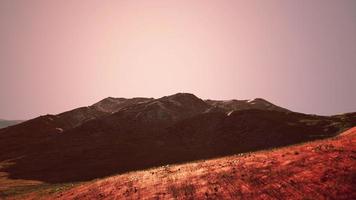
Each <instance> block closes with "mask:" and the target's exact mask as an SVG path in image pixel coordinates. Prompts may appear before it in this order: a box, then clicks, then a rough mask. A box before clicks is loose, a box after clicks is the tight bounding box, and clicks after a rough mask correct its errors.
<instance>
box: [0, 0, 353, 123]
mask: <svg viewBox="0 0 356 200" xmlns="http://www.w3.org/2000/svg"><path fill="white" fill-rule="evenodd" d="M355 76H356V1H354V0H349V1H348V0H293V1H292V0H291V1H287V0H280V1H277V0H268V1H264V0H259V1H252V0H245V1H238V0H231V1H224V0H214V1H213V0H201V1H193V0H187V1H184V0H176V1H170V0H160V1H155V0H147V1H135V0H128V1H123V0H122V1H120V0H112V1H110V0H56V1H55V0H52V1H49V0H0V118H8V119H29V118H33V117H36V116H39V115H43V114H47V113H53V114H56V113H59V112H62V111H66V110H69V109H73V108H76V107H79V106H85V105H90V104H93V103H95V102H96V101H99V100H100V99H103V98H105V97H107V96H113V97H134V96H146V97H161V96H164V95H170V94H173V93H176V92H190V93H194V94H196V95H197V96H199V97H201V98H204V99H205V98H211V99H232V98H235V99H250V98H256V97H262V98H265V99H267V100H269V101H271V102H273V103H275V104H277V105H280V106H283V107H286V108H288V109H291V110H294V111H299V112H306V113H316V114H337V113H343V112H351V111H356V87H355V86H356V79H355Z"/></svg>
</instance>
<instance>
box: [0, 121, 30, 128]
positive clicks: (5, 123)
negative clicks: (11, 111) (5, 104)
mask: <svg viewBox="0 0 356 200" xmlns="http://www.w3.org/2000/svg"><path fill="white" fill-rule="evenodd" d="M21 122H24V120H4V119H0V128H5V127H8V126H12V125H16V124H19V123H21Z"/></svg>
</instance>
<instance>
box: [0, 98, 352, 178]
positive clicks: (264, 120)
mask: <svg viewBox="0 0 356 200" xmlns="http://www.w3.org/2000/svg"><path fill="white" fill-rule="evenodd" d="M355 125H356V113H349V114H345V115H338V116H330V117H326V116H316V115H306V114H301V113H295V112H292V111H289V110H287V109H284V108H281V107H278V106H276V105H273V104H272V103H269V102H268V101H266V100H263V99H254V100H252V101H239V100H231V101H213V100H206V101H204V100H202V99H200V98H198V97H196V96H194V95H193V94H187V93H178V94H175V95H171V96H165V97H162V98H158V99H153V98H132V99H125V98H106V99H104V100H102V101H100V102H98V103H96V104H94V105H92V106H89V107H82V108H78V109H75V110H72V111H68V112H65V113H61V114H59V115H46V116H41V117H38V118H35V119H33V120H29V121H27V122H24V123H22V124H19V125H17V126H13V127H8V128H5V129H0V163H1V162H4V161H6V160H9V159H11V160H13V161H14V164H13V165H9V166H7V167H5V168H2V169H0V171H4V172H6V173H8V174H10V177H11V178H16V179H31V180H41V181H45V182H50V183H61V182H68V181H83V180H90V179H93V178H98V177H103V176H108V175H112V174H116V173H122V172H127V171H132V170H137V169H144V168H149V167H153V166H161V165H166V164H171V163H179V162H186V161H192V160H197V159H205V158H213V157H218V156H222V155H230V154H236V153H241V152H248V151H255V150H261V149H267V148H275V147H279V146H285V145H290V144H295V143H300V142H304V141H310V140H315V139H320V138H326V137H331V136H334V135H336V134H338V133H339V132H340V131H342V130H344V129H347V128H350V127H352V126H355Z"/></svg>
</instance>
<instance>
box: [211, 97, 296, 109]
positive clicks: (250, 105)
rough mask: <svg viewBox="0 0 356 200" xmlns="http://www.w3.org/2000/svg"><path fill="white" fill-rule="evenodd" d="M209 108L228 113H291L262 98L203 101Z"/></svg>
mask: <svg viewBox="0 0 356 200" xmlns="http://www.w3.org/2000/svg"><path fill="white" fill-rule="evenodd" d="M205 102H206V103H208V104H209V105H211V106H214V107H218V108H221V109H223V110H224V111H225V112H227V113H229V112H231V111H236V110H248V109H259V110H273V111H279V112H291V111H289V110H287V109H285V108H282V107H279V106H276V105H274V104H272V103H271V102H268V101H267V100H265V99H262V98H256V99H252V100H235V99H233V100H227V101H217V100H205Z"/></svg>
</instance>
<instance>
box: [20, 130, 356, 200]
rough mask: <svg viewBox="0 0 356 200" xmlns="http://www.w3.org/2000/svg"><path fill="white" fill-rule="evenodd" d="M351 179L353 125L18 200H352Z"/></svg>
mask: <svg viewBox="0 0 356 200" xmlns="http://www.w3.org/2000/svg"><path fill="white" fill-rule="evenodd" d="M355 178H356V127H355V128H352V129H350V130H348V131H346V132H344V133H343V134H341V135H339V136H336V137H334V138H330V139H327V140H319V141H315V142H310V143H305V144H301V145H297V146H290V147H284V148H281V149H275V150H270V151H268V150H266V151H260V152H256V153H251V154H243V155H236V156H229V157H224V158H219V159H213V160H206V161H198V162H194V163H189V164H182V165H172V166H164V167H159V168H154V169H150V170H145V171H137V172H131V173H127V174H123V175H118V176H113V177H109V178H106V179H102V180H99V181H96V182H90V183H86V184H82V185H80V186H77V187H74V188H72V189H69V190H67V191H63V192H59V193H54V194H46V193H42V194H41V196H39V195H38V194H36V193H32V194H30V195H28V196H21V198H25V197H27V198H29V199H32V198H33V199H36V198H40V197H41V198H43V199H355V198H356V188H355V184H356V183H355V180H356V179H355ZM43 195H44V196H43Z"/></svg>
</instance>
